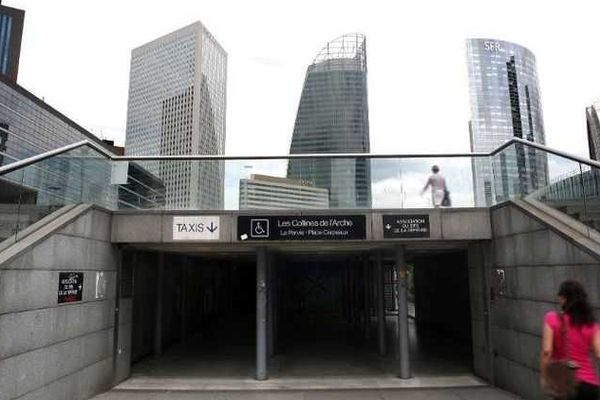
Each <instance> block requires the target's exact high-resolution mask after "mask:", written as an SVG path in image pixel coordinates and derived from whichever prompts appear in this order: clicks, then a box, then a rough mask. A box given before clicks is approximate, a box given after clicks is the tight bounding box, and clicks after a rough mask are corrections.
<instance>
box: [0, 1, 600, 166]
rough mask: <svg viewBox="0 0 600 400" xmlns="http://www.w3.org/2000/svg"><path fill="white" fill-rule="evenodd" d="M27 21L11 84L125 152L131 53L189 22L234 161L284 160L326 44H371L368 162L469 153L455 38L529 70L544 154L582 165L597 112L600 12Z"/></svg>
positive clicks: (591, 5) (470, 7) (212, 8)
mask: <svg viewBox="0 0 600 400" xmlns="http://www.w3.org/2000/svg"><path fill="white" fill-rule="evenodd" d="M3 4H5V5H8V6H13V7H17V8H22V9H25V10H26V15H25V30H24V36H23V46H22V54H21V61H20V72H19V83H20V84H21V85H22V86H24V87H25V88H27V89H28V90H30V91H31V92H33V93H34V94H36V95H38V96H39V97H43V98H44V99H45V101H46V102H48V103H49V104H50V105H52V106H53V107H55V108H57V109H58V110H59V111H61V112H63V113H64V114H66V115H67V116H68V117H70V118H72V119H73V120H75V121H76V122H78V123H80V124H81V125H83V126H84V127H86V128H88V129H90V130H92V131H93V132H94V133H96V134H97V135H99V136H103V137H105V138H109V139H114V140H116V142H117V143H121V144H122V143H123V142H124V138H125V125H126V115H127V91H128V84H129V82H128V81H129V62H130V56H131V49H133V48H134V47H137V46H139V45H141V44H144V43H146V42H148V41H150V40H152V39H155V38H157V37H159V36H162V35H164V34H166V33H169V32H171V31H173V30H176V29H178V28H180V27H183V26H185V25H187V24H189V23H192V22H194V21H196V20H200V21H202V23H203V24H204V25H205V26H206V27H207V28H208V30H210V31H211V32H212V33H213V35H214V36H215V37H216V38H217V40H218V41H219V42H220V43H221V45H222V46H223V47H224V48H225V49H226V51H227V52H228V56H229V60H228V63H229V65H228V82H227V96H228V98H227V145H226V152H227V154H231V155H258V154H287V152H288V151H289V143H290V139H291V134H292V129H293V124H294V119H295V115H296V111H297V107H298V102H299V99H300V93H301V90H302V84H303V81H304V75H305V72H306V67H307V66H308V65H309V64H310V62H311V60H312V58H313V57H314V56H315V55H316V54H317V52H318V51H319V50H320V48H321V47H322V46H323V45H324V44H325V43H326V42H327V41H329V40H331V39H333V38H335V37H337V36H339V35H341V34H344V33H348V32H355V31H358V32H362V33H364V34H366V36H367V60H368V69H369V72H368V88H369V113H370V115H369V116H370V127H371V128H370V129H371V130H370V132H371V150H372V152H373V153H390V152H395V153H409V152H467V151H469V140H468V130H467V121H468V119H469V99H468V96H467V93H468V91H467V79H466V78H467V70H466V62H465V48H464V39H465V38H467V37H491V38H497V39H503V40H509V41H514V42H517V43H519V44H522V45H524V46H526V47H528V48H529V49H531V50H532V51H533V52H534V53H535V55H536V57H537V65H538V73H539V80H540V90H541V97H542V106H543V112H544V121H545V126H546V138H547V143H548V145H550V146H552V147H556V148H559V149H562V150H565V151H568V152H572V153H577V154H581V155H587V139H586V132H585V107H586V105H588V104H590V103H591V102H593V101H595V100H597V99H600V51H598V50H599V45H598V37H597V36H598V20H599V18H600V2H599V1H597V0H596V1H573V0H572V1H570V2H568V3H567V2H540V1H531V0H529V1H525V0H503V1H493V2H492V1H483V0H475V1H465V0H454V1H411V2H392V1H385V2H384V1H375V0H371V1H364V0H363V1H350V0H345V1H329V0H318V1H312V0H302V1H282V0H279V1H275V0H274V1H266V0H253V1H239V2H238V1H227V0H213V1H204V0H194V1H192V0H169V1H163V2H158V1H153V0H126V1H124V0H121V1H116V0H105V1H93V2H92V1H81V0H53V1H42V0H23V1H18V0H5V1H4V3H3Z"/></svg>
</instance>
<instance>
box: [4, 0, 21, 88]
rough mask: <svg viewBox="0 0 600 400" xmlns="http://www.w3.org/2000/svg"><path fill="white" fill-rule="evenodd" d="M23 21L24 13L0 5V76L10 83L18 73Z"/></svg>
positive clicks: (14, 80)
mask: <svg viewBox="0 0 600 400" xmlns="http://www.w3.org/2000/svg"><path fill="white" fill-rule="evenodd" d="M0 3H1V1H0ZM24 19H25V11H23V10H19V9H17V8H12V7H6V6H3V5H1V4H0V74H1V75H3V76H5V77H7V78H8V79H9V80H10V81H12V82H16V81H17V75H18V73H19V57H20V55H21V37H22V36H23V20H24Z"/></svg>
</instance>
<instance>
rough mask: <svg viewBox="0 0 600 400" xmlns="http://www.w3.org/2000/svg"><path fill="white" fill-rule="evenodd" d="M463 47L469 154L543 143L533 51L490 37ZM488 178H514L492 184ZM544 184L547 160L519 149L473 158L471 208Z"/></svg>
mask: <svg viewBox="0 0 600 400" xmlns="http://www.w3.org/2000/svg"><path fill="white" fill-rule="evenodd" d="M466 45H467V46H466V47H467V64H468V73H469V95H470V100H471V120H470V122H469V130H470V136H471V151H474V152H490V151H492V150H494V149H495V148H497V147H498V146H500V145H501V144H502V143H504V142H506V141H508V140H510V139H512V138H521V139H525V140H528V141H531V142H536V143H540V144H545V135H544V122H543V118H542V105H541V101H540V91H539V86H538V76H537V67H536V61H535V56H534V55H533V53H532V52H531V51H529V50H528V49H526V48H525V47H523V46H520V45H518V44H515V43H510V42H505V41H501V40H495V39H468V40H467V43H466ZM507 153H508V154H507ZM493 174H497V175H498V174H500V175H504V176H505V177H510V176H514V177H515V179H513V180H509V179H508V178H507V179H496V180H494V179H493ZM546 180H547V160H546V158H545V157H544V156H542V155H541V154H539V153H538V152H535V150H533V149H527V150H525V149H524V148H523V146H516V148H515V151H514V154H512V153H510V152H504V154H502V155H501V156H499V157H498V158H497V159H496V158H494V159H493V160H492V161H491V162H490V161H488V160H487V159H474V160H473V181H474V182H473V186H474V192H475V205H476V206H490V205H491V204H493V203H494V199H495V200H496V201H502V200H506V199H508V198H510V197H511V196H513V195H514V194H517V193H523V194H525V193H529V192H531V191H535V190H536V189H537V188H541V187H543V186H544V185H545V183H546ZM494 182H502V183H501V184H500V183H498V184H494Z"/></svg>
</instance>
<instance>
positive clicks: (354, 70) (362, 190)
mask: <svg viewBox="0 0 600 400" xmlns="http://www.w3.org/2000/svg"><path fill="white" fill-rule="evenodd" d="M368 152H369V108H368V102H367V48H366V38H365V36H364V35H362V34H359V33H351V34H347V35H344V36H340V37H338V38H337V39H335V40H333V41H331V42H329V43H327V45H325V47H323V49H322V50H321V51H320V52H319V54H318V55H317V56H316V57H315V59H314V60H313V63H312V64H311V65H310V66H309V67H308V70H307V72H306V77H305V80H304V87H303V88H302V95H301V97H300V104H299V106H298V113H297V115H296V122H295V125H294V132H293V135H292V142H291V146H290V153H291V154H298V153H368ZM288 177H290V178H295V179H302V180H308V181H311V182H314V183H315V186H316V187H319V188H324V189H327V190H328V191H329V206H330V207H331V208H356V207H370V206H371V178H370V164H369V160H367V159H360V158H359V159H354V158H353V159H350V158H340V159H328V160H326V159H294V160H290V161H289V164H288Z"/></svg>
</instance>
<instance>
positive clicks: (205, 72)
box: [125, 22, 227, 209]
mask: <svg viewBox="0 0 600 400" xmlns="http://www.w3.org/2000/svg"><path fill="white" fill-rule="evenodd" d="M226 82H227V53H225V51H224V50H223V48H222V47H221V46H220V45H219V43H218V42H217V41H216V39H215V38H214V37H213V36H212V35H211V34H210V32H208V31H207V30H206V28H205V27H204V26H203V25H202V24H201V23H200V22H196V23H193V24H191V25H189V26H186V27H184V28H182V29H179V30H177V31H175V32H172V33H170V34H168V35H166V36H163V37H161V38H158V39H156V40H153V41H152V42H150V43H147V44H145V45H143V46H141V47H138V48H136V49H134V50H133V51H132V54H131V71H130V81H129V104H128V110H127V136H126V141H125V153H126V154H127V155H130V156H136V155H142V156H146V155H191V154H206V155H214V154H223V153H224V150H225V96H226V93H225V89H226ZM148 169H150V171H151V172H153V173H155V174H157V175H158V176H159V177H160V178H161V179H162V180H163V182H164V184H165V187H166V204H167V207H169V208H171V209H222V208H223V185H224V165H223V162H222V161H211V162H208V161H202V162H198V161H179V162H152V163H149V164H148Z"/></svg>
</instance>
